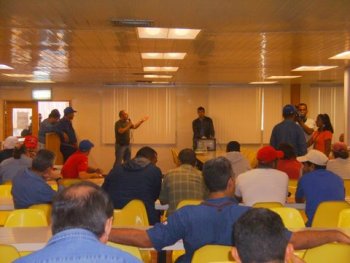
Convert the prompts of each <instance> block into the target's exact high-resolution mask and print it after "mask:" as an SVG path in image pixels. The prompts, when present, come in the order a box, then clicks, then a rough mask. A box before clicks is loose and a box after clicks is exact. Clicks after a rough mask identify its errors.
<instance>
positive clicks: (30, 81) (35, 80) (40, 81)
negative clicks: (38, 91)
mask: <svg viewBox="0 0 350 263" xmlns="http://www.w3.org/2000/svg"><path fill="white" fill-rule="evenodd" d="M26 82H29V83H55V81H53V80H51V79H29V80H26Z"/></svg>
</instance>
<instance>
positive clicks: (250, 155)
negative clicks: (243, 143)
mask: <svg viewBox="0 0 350 263" xmlns="http://www.w3.org/2000/svg"><path fill="white" fill-rule="evenodd" d="M241 154H242V155H243V156H244V157H245V158H247V160H248V161H249V164H250V167H251V168H255V167H256V166H257V165H258V160H257V159H256V151H255V150H253V149H248V148H244V147H241Z"/></svg>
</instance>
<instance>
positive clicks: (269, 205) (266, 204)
mask: <svg viewBox="0 0 350 263" xmlns="http://www.w3.org/2000/svg"><path fill="white" fill-rule="evenodd" d="M253 207H254V208H272V207H283V205H282V204H281V203H279V202H259V203H255V204H254V205H253Z"/></svg>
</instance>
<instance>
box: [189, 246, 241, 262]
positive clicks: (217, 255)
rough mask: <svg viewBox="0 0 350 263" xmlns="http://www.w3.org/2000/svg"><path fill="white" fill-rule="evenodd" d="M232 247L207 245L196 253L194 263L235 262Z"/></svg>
mask: <svg viewBox="0 0 350 263" xmlns="http://www.w3.org/2000/svg"><path fill="white" fill-rule="evenodd" d="M231 248H232V247H231V246H221V245H206V246H203V247H201V248H199V249H197V250H196V251H195V252H194V255H193V258H192V263H209V262H234V260H233V258H232V255H231Z"/></svg>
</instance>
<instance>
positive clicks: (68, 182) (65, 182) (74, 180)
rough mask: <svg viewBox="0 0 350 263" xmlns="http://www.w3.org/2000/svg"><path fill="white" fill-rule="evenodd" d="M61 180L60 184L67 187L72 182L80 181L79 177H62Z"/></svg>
mask: <svg viewBox="0 0 350 263" xmlns="http://www.w3.org/2000/svg"><path fill="white" fill-rule="evenodd" d="M61 181H62V185H63V186H64V187H68V186H70V185H72V184H76V183H80V182H81V179H63V180H61Z"/></svg>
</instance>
